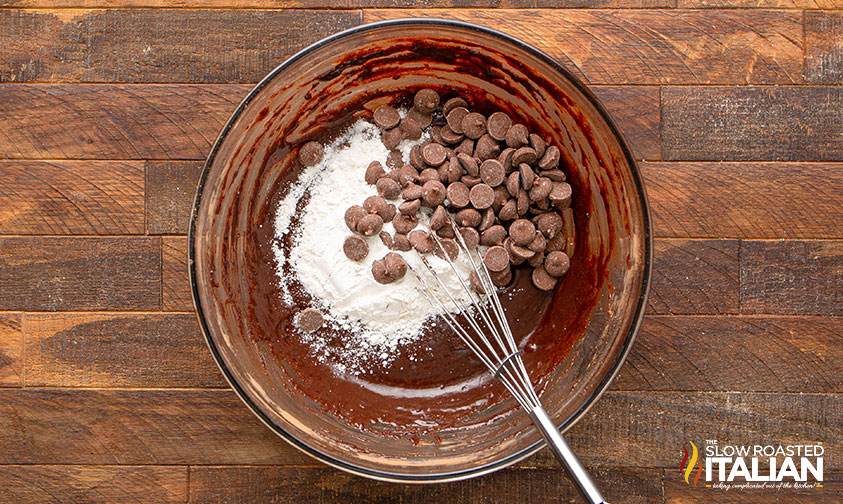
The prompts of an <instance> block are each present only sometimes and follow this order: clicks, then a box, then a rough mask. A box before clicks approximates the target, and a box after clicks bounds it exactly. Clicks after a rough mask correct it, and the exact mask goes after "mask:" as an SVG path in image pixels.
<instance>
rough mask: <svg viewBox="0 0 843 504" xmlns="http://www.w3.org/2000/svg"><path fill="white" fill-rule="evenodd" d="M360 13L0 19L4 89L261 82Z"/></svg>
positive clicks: (7, 13)
mask: <svg viewBox="0 0 843 504" xmlns="http://www.w3.org/2000/svg"><path fill="white" fill-rule="evenodd" d="M359 23H360V14H359V13H358V12H354V11H344V12H339V11H304V10H297V11H288V10H269V11H255V10H241V9H230V10H217V9H214V10H170V9H164V10H156V9H127V10H120V9H115V10H99V9H95V10H61V9H57V10H49V11H45V12H40V11H28V10H11V9H6V10H2V11H0V30H2V32H3V33H4V34H5V37H6V40H7V41H9V43H7V44H4V45H3V46H0V81H14V82H257V81H259V80H260V79H261V78H263V76H264V75H266V74H267V73H269V71H270V70H272V69H273V68H275V67H276V66H278V65H279V64H281V63H282V62H283V61H284V60H285V59H286V58H287V57H289V56H291V55H293V54H294V53H295V52H297V51H298V50H300V49H303V48H304V47H306V46H308V45H309V44H311V43H313V42H316V41H317V40H319V39H321V38H323V37H325V36H327V35H330V34H332V33H335V32H338V31H341V30H344V29H347V28H351V27H352V26H354V25H357V24H359Z"/></svg>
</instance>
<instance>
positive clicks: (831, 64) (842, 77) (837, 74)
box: [804, 2, 843, 84]
mask: <svg viewBox="0 0 843 504" xmlns="http://www.w3.org/2000/svg"><path fill="white" fill-rule="evenodd" d="M837 7H838V8H839V7H843V2H839V5H838V6H837ZM804 19H805V21H804V23H805V80H807V81H808V82H811V83H813V84H843V13H841V12H820V11H807V12H805V18H804Z"/></svg>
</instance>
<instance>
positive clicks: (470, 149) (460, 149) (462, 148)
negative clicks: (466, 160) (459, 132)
mask: <svg viewBox="0 0 843 504" xmlns="http://www.w3.org/2000/svg"><path fill="white" fill-rule="evenodd" d="M454 152H456V153H457V154H467V155H469V156H471V155H473V154H474V140H472V139H470V138H466V139H465V140H463V141H462V142H460V144H459V146H457V147H456V148H455V149H454Z"/></svg>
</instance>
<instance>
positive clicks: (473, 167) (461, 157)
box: [457, 152, 480, 177]
mask: <svg viewBox="0 0 843 504" xmlns="http://www.w3.org/2000/svg"><path fill="white" fill-rule="evenodd" d="M457 160H458V161H459V162H460V164H461V165H462V167H463V169H464V170H465V172H466V173H467V174H469V175H471V176H472V177H476V176H478V175H479V174H480V167H479V166H478V165H477V160H476V159H474V158H473V157H471V156H469V155H468V154H464V153H462V152H460V153H459V154H457Z"/></svg>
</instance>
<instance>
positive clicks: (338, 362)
mask: <svg viewBox="0 0 843 504" xmlns="http://www.w3.org/2000/svg"><path fill="white" fill-rule="evenodd" d="M425 140H426V138H425V137H422V139H420V140H417V141H414V142H413V141H407V140H405V141H404V142H402V143H401V144H400V145H399V146H398V148H399V150H401V152H402V154H403V156H404V160H405V162H406V161H407V159H408V156H409V152H410V149H412V147H413V146H414V145H416V144H418V143H422V142H424V141H425ZM388 154H389V151H388V150H387V149H386V147H384V146H383V143H382V142H381V139H380V129H379V128H378V127H377V126H375V125H373V124H370V123H368V122H366V121H363V120H359V121H357V122H356V123H354V124H353V125H352V126H351V127H349V129H348V130H347V131H346V132H345V133H344V134H343V135H341V136H340V137H339V138H337V139H336V140H334V141H333V142H332V143H330V144H329V145H326V146H325V154H324V156H323V159H322V161H321V162H320V163H319V164H318V165H316V166H313V167H310V168H306V169H305V170H304V171H303V172H302V173H301V175H300V177H299V179H298V180H297V182H296V183H295V184H293V186H292V187H291V188H290V190H289V192H288V193H287V195H286V197H285V198H284V199H283V200H282V201H281V202H280V203H279V206H278V209H277V213H276V219H275V234H276V237H277V238H279V240H278V241H279V242H280V238H282V237H284V236H286V235H287V234H289V233H291V232H292V233H293V237H292V238H293V239H292V247H291V249H290V250H288V251H285V250H282V249H281V248H280V247H278V246H276V248H275V258H276V271H277V272H278V276H279V285H280V287H281V291H282V295H283V296H284V297H285V298H286V299H285V301H286V302H288V303H289V302H291V301H292V296H291V294H290V292H289V290H288V287H287V284H288V282H289V280H290V278H289V275H291V274H292V275H295V277H296V279H298V281H299V283H301V285H302V286H303V287H304V289H305V290H306V291H307V292H308V293H309V294H310V295H311V296H312V297H313V299H314V303H315V304H316V305H317V307H318V308H320V309H321V310H322V311H323V313H324V314H325V319H326V322H327V324H328V325H329V326H333V327H335V328H340V329H343V330H346V331H349V332H350V333H351V338H350V339H349V340H348V341H344V342H343V345H342V347H337V346H336V345H335V344H334V345H330V344H329V342H328V341H327V339H325V338H324V337H320V335H319V333H318V332H317V333H314V334H313V335H306V336H303V337H305V338H308V343H309V344H310V345H311V348H312V349H313V351H314V354H315V356H316V357H317V358H319V359H320V360H322V361H325V362H326V363H328V364H331V365H333V366H334V367H335V368H336V369H337V371H339V372H344V373H352V374H360V373H364V372H365V371H366V369H365V366H364V364H365V365H366V366H369V365H371V363H372V362H376V363H378V364H380V365H387V364H389V362H391V361H392V360H393V359H394V357H395V355H396V353H397V352H396V350H397V349H398V348H399V347H400V346H402V345H405V344H407V343H410V342H414V341H417V340H418V338H419V337H420V335H421V333H422V330H423V329H424V328H425V326H426V324H429V323H430V321H431V319H432V317H433V316H434V315H436V314H437V313H439V312H438V310H437V309H436V308H434V307H433V306H432V305H431V303H430V302H429V301H428V300H427V298H426V297H425V296H424V295H423V294H422V293H421V292H419V289H420V288H422V284H421V283H420V282H419V280H418V279H417V278H416V276H415V275H414V274H413V272H412V271H408V272H407V274H406V275H405V276H404V277H403V278H401V279H400V280H398V281H396V282H394V283H392V284H388V285H381V284H379V283H377V282H376V281H375V279H374V278H373V277H372V262H373V261H375V260H378V259H382V258H383V257H384V256H385V255H386V254H387V253H388V252H390V250H389V249H388V248H387V247H386V246H385V245H384V244H383V242H382V241H381V239H380V238H379V237H378V236H377V235H375V236H371V237H364V239H365V240H366V241H367V242H368V244H369V255H368V256H367V257H366V258H365V259H364V260H362V261H361V262H353V261H351V260H349V259H348V258H347V257H346V256H345V254H344V252H343V241H344V240H345V238H346V237H347V236H348V235H349V234H351V231H350V230H349V229H348V227H347V226H346V224H345V220H344V215H345V211H346V209H348V207H349V206H351V205H361V204H362V203H363V200H365V199H366V198H367V197H368V196H372V195H376V194H377V190H376V189H375V187H374V186H372V185H369V184H367V183H366V181H365V180H364V174H365V172H366V167H367V166H368V165H369V163H371V162H372V161H380V162H381V163H385V161H386V158H387V155H388ZM305 196H307V197H308V198H309V199H308V200H307V204H306V206H304V208H303V209H300V211H301V213H300V214H299V216H298V218H299V220H298V224H297V225H296V226H295V229H292V227H291V222H292V217H293V214H294V213H295V212H296V209H297V205H298V203H299V200H300V199H301V198H302V197H305ZM419 228H420V229H424V230H428V228H427V227H426V225H425V222H424V218H422V219H421V222H420V224H419ZM383 230H384V231H387V232H389V233H390V234H394V233H395V229H394V228H393V226H392V223H386V224H385V225H384V228H383ZM400 254H401V255H402V256H403V257H404V259H405V260H406V261H407V264H408V265H409V266H410V268H412V269H415V270H416V271H419V272H420V273H423V274H424V275H426V276H425V280H427V282H428V285H429V286H431V287H433V286H434V285H435V283H436V282H435V280H433V278H432V277H431V276H430V275H429V273H427V271H426V270H425V267H424V265H423V263H422V261H421V259H420V257H419V255H418V254H417V253H416V252H415V251H410V252H400ZM426 257H427V259H428V262H429V263H430V264H431V266H433V267H434V269H436V271H437V272H438V273H439V274H440V277H441V279H442V280H443V281H444V283H445V284H446V285H447V287H448V289H449V290H450V291H451V292H452V293H460V294H463V299H462V300H463V301H466V302H467V301H468V299H467V297H466V296H465V295H464V291H463V288H462V285H461V283H460V280H459V277H461V278H462V279H463V280H464V281H466V282H467V280H468V275H469V272H470V271H471V265H470V262H469V260H468V258H467V257H465V255H464V254H460V257H459V258H458V259H457V261H456V265H457V271H458V275H459V277H458V276H457V274H454V272H453V270H452V269H451V267H450V266H449V265H448V263H447V262H446V261H444V260H442V259H439V258H438V257H435V256H433V255H429V256H426ZM285 264H286V265H288V267H287V268H285ZM285 271H287V272H285ZM438 297H439V299H442V300H446V299H447V297H446V296H445V295H444V294H442V293H439V295H438Z"/></svg>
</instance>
